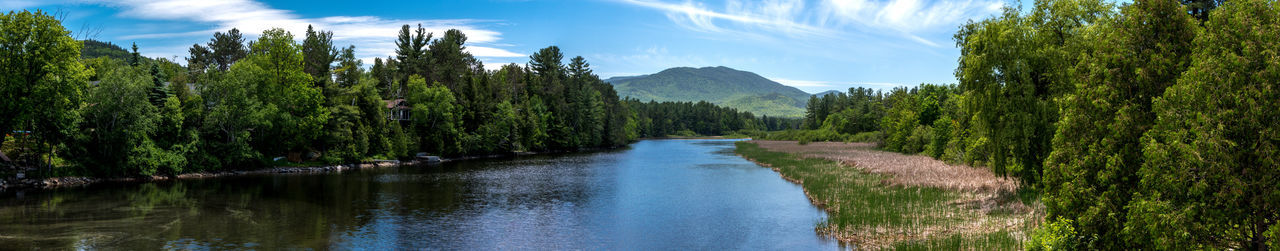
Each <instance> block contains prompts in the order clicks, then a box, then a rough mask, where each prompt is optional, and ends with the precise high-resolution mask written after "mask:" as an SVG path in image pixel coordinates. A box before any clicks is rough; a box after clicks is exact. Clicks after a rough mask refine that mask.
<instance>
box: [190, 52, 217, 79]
mask: <svg viewBox="0 0 1280 251" xmlns="http://www.w3.org/2000/svg"><path fill="white" fill-rule="evenodd" d="M187 52H189V53H191V56H189V57H187V70H188V72H190V74H191V75H192V76H196V75H199V74H201V73H204V72H205V71H207V70H209V67H214V64H215V63H214V61H213V51H210V50H209V47H204V46H201V45H200V44H193V45H191V49H187Z"/></svg>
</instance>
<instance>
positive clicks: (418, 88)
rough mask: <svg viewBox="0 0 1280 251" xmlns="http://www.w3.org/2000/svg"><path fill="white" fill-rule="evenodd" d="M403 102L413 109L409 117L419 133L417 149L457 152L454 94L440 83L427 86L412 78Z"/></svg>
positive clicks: (419, 79)
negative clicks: (407, 102) (407, 95)
mask: <svg viewBox="0 0 1280 251" xmlns="http://www.w3.org/2000/svg"><path fill="white" fill-rule="evenodd" d="M406 100H408V101H409V104H410V105H412V106H413V110H412V112H410V115H409V116H410V117H411V118H413V123H414V126H415V129H416V130H417V132H418V140H417V142H418V145H419V146H420V148H421V149H422V150H423V151H426V152H428V153H436V154H455V153H458V152H459V150H460V149H459V148H458V138H459V136H460V135H459V133H458V117H457V114H456V109H457V108H456V107H455V106H454V97H453V92H451V91H449V88H447V87H444V85H441V84H439V83H436V84H432V85H430V86H428V85H427V83H426V80H423V79H422V78H421V77H418V76H411V77H409V97H408V98H407V99H406Z"/></svg>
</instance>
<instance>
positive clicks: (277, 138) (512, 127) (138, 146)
mask: <svg viewBox="0 0 1280 251" xmlns="http://www.w3.org/2000/svg"><path fill="white" fill-rule="evenodd" d="M0 27H2V28H3V29H0V39H2V40H0V46H3V48H5V49H4V50H0V54H2V55H0V56H3V57H4V58H5V60H3V61H0V72H3V73H4V74H3V76H4V77H3V80H2V82H0V90H2V91H3V92H2V93H0V95H3V100H5V102H3V104H0V112H2V113H3V114H6V116H3V117H2V118H0V131H3V132H6V134H8V135H7V136H6V137H4V138H3V140H0V145H4V148H3V149H0V150H3V152H4V153H6V154H12V155H13V158H12V159H11V161H6V162H7V163H5V164H8V165H11V166H41V167H45V169H44V170H45V172H43V173H44V174H45V175H94V176H136V175H172V174H178V173H184V172H195V171H214V170H228V169H249V168H259V167H266V166H273V165H282V164H287V163H283V161H286V160H288V161H294V162H308V163H354V162H360V161H367V160H371V159H406V158H411V157H412V156H414V155H415V154H416V153H419V152H423V153H426V154H431V155H442V156H463V155H490V154H508V153H512V152H523V151H530V152H544V151H577V150H582V149H592V148H611V147H618V146H623V145H626V144H628V143H630V142H632V141H635V140H637V139H638V138H642V137H661V136H666V135H670V134H677V133H685V132H689V133H693V134H701V135H718V134H727V133H733V132H735V131H739V130H769V129H771V128H778V127H780V126H784V125H779V124H780V123H779V122H778V121H777V119H770V118H757V117H755V116H754V115H752V114H751V113H747V112H739V111H737V110H735V109H732V108H724V107H719V106H716V105H713V104H710V103H706V102H699V103H688V102H662V103H658V102H652V101H651V102H641V101H639V100H635V99H620V98H619V97H618V96H617V93H616V92H615V91H614V90H613V87H612V86H611V85H610V84H608V83H605V82H604V81H602V80H601V79H600V78H599V77H598V76H597V75H595V74H594V73H593V72H592V70H591V68H590V64H589V63H587V61H586V59H584V58H583V57H580V56H579V57H573V58H571V59H569V60H568V63H567V64H566V63H564V54H563V53H562V52H561V51H560V49H559V48H558V47H556V46H549V47H546V48H542V49H540V50H538V51H537V52H536V53H533V54H532V55H530V56H529V62H528V63H527V64H526V65H524V66H521V65H516V64H508V65H502V66H499V67H497V69H486V68H485V66H484V65H483V63H481V62H480V61H479V60H477V59H476V58H475V57H474V56H472V55H471V54H470V53H468V52H467V50H466V41H467V37H466V35H464V34H463V33H462V32H461V31H459V30H448V31H446V32H444V34H442V36H440V37H438V38H433V37H434V36H435V34H433V33H429V32H427V31H426V30H425V29H424V28H422V27H421V26H418V27H411V26H409V25H404V26H403V27H401V29H400V31H399V34H398V38H397V40H396V41H395V44H396V46H397V48H396V50H395V55H394V56H390V57H387V58H378V59H375V60H374V62H373V65H372V66H370V67H365V65H364V62H362V61H361V60H359V59H357V58H356V57H355V55H354V54H355V53H354V50H355V47H354V46H347V47H335V45H334V44H333V33H331V32H328V31H322V30H315V29H313V28H312V27H308V29H307V31H306V33H305V34H300V35H301V36H302V37H295V36H294V34H292V33H290V32H288V31H285V30H283V29H270V30H266V31H263V32H262V34H261V36H259V37H258V38H257V39H255V40H252V41H246V39H245V37H244V35H243V34H241V33H240V31H239V30H237V29H231V30H229V31H226V32H216V33H214V34H213V37H212V38H211V39H210V40H209V42H208V43H204V44H194V45H192V46H191V47H190V49H189V53H190V55H189V56H188V57H187V58H186V60H187V65H186V66H182V65H179V64H177V63H174V62H170V61H168V60H165V59H149V58H145V57H141V56H140V55H139V54H138V53H137V46H136V45H135V46H133V48H132V49H133V52H132V53H126V54H128V55H127V56H125V55H122V53H121V52H116V51H114V50H110V48H117V49H118V47H115V46H114V45H111V44H103V43H100V42H93V43H91V44H92V45H96V46H95V47H94V48H95V49H94V50H91V51H92V55H105V56H103V57H97V58H83V59H82V58H81V56H82V55H81V50H82V48H83V46H84V43H83V42H81V41H76V40H74V39H73V38H72V37H71V36H70V32H69V31H67V30H66V29H65V28H63V27H62V26H61V24H60V23H59V21H58V20H56V19H55V18H54V17H52V16H50V15H48V14H47V13H44V12H41V11H36V12H29V11H22V12H9V13H8V14H4V15H2V16H0ZM299 40H300V41H301V42H298V41H299ZM103 47H108V49H107V50H103V49H102V48H103ZM111 55H115V57H112V56H111ZM122 57H123V58H122Z"/></svg>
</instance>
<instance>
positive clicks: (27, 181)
mask: <svg viewBox="0 0 1280 251" xmlns="http://www.w3.org/2000/svg"><path fill="white" fill-rule="evenodd" d="M608 149H611V148H583V149H578V150H577V151H564V150H561V151H541V152H528V151H522V152H511V153H505V154H484V155H465V156H457V157H450V158H440V159H439V162H428V161H426V160H421V159H414V160H409V161H399V160H372V161H364V162H361V163H351V164H333V165H316V166H276V167H270V168H263V169H253V170H227V171H214V172H193V173H182V174H177V175H153V176H143V177H114V178H98V177H84V176H62V177H49V178H23V179H9V180H5V179H0V191H5V190H24V189H35V190H39V189H53V188H65V187H79V186H87V185H91V184H98V183H137V182H157V181H168V180H184V179H209V178H221V177H235V176H250V175H279V174H318V173H339V172H344V171H350V170H359V169H371V168H385V167H394V166H402V165H403V166H412V165H424V164H438V163H443V162H450V161H461V160H476V159H496V158H506V157H515V156H530V155H542V154H555V153H569V152H592V151H600V150H608Z"/></svg>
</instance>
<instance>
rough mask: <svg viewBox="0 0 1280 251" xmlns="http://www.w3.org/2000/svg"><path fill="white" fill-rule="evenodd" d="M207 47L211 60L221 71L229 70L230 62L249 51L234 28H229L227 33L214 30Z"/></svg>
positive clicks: (232, 62) (242, 56)
mask: <svg viewBox="0 0 1280 251" xmlns="http://www.w3.org/2000/svg"><path fill="white" fill-rule="evenodd" d="M208 47H209V50H211V51H212V53H211V54H210V56H211V58H212V60H211V61H212V62H213V63H214V64H216V65H217V66H218V70H222V71H227V70H230V69H231V64H234V63H235V62H237V61H240V59H243V58H244V57H245V56H247V55H248V53H249V51H248V49H246V48H245V45H244V37H243V36H242V35H241V34H240V30H239V29H236V28H231V30H229V31H227V33H222V32H214V33H213V38H212V39H210V40H209V44H208Z"/></svg>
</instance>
